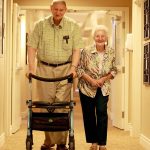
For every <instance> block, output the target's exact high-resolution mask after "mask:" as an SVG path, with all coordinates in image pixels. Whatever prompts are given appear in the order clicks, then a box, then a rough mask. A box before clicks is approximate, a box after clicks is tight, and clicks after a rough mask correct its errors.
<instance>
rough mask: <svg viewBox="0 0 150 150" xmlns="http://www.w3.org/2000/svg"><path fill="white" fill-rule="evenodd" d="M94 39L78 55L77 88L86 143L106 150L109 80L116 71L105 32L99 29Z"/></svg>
mask: <svg viewBox="0 0 150 150" xmlns="http://www.w3.org/2000/svg"><path fill="white" fill-rule="evenodd" d="M93 38H94V44H93V45H91V46H88V47H87V48H85V49H83V50H82V52H81V59H80V64H79V66H78V68H77V73H78V78H79V82H78V88H79V95H80V101H81V106H82V112H83V121H84V129H85V135H86V142H87V143H91V144H92V145H91V147H90V150H98V148H99V150H106V142H107V124H108V115H107V102H108V98H109V94H110V79H113V78H114V77H115V75H116V73H117V70H116V67H115V54H114V50H113V49H112V48H110V47H109V46H107V41H108V30H107V28H106V27H105V26H104V25H98V26H97V27H96V28H95V30H94V32H93Z"/></svg>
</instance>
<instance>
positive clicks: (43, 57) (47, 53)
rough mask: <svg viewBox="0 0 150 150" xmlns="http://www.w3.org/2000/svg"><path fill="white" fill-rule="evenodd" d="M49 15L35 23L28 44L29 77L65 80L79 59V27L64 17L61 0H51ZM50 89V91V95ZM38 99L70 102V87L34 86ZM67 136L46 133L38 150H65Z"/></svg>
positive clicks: (64, 8)
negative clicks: (54, 148) (30, 74)
mask: <svg viewBox="0 0 150 150" xmlns="http://www.w3.org/2000/svg"><path fill="white" fill-rule="evenodd" d="M50 9H51V13H52V15H50V16H48V17H46V18H44V19H42V20H40V21H38V22H37V23H36V24H35V27H34V30H33V32H32V33H31V34H30V36H29V40H28V62H29V73H35V66H36V65H35V58H37V68H36V74H37V75H39V76H43V77H48V78H56V77H62V76H66V75H68V74H70V73H73V77H75V76H76V67H77V65H78V62H79V59H80V49H81V48H82V45H83V44H82V38H81V34H80V28H79V26H78V24H77V23H76V22H75V21H74V20H73V19H71V18H68V17H66V16H64V15H65V12H66V11H67V7H66V2H65V1H64V0H53V1H52V3H51V6H50ZM50 89H52V91H50ZM37 90H38V92H37V93H38V97H39V98H40V99H44V100H47V101H49V102H51V103H52V102H56V101H57V102H59V101H62V100H65V101H66V100H69V98H70V90H71V87H70V86H68V85H67V83H65V82H63V81H61V82H55V83H49V84H46V85H45V84H44V83H41V82H38V83H37ZM66 140H67V132H45V140H44V144H43V145H42V146H41V150H50V149H52V148H53V146H54V145H55V144H57V150H67V147H66Z"/></svg>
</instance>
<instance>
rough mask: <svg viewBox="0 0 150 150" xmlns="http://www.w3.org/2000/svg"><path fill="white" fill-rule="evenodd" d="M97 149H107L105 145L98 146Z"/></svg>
mask: <svg viewBox="0 0 150 150" xmlns="http://www.w3.org/2000/svg"><path fill="white" fill-rule="evenodd" d="M99 150H107V148H106V146H99Z"/></svg>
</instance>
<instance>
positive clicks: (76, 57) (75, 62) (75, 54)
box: [70, 49, 81, 77]
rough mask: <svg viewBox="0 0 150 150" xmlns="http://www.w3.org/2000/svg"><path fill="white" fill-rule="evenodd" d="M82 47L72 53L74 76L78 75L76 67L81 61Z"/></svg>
mask: <svg viewBox="0 0 150 150" xmlns="http://www.w3.org/2000/svg"><path fill="white" fill-rule="evenodd" d="M80 54H81V52H80V49H74V50H73V55H72V63H71V69H70V73H73V77H76V69H77V66H78V64H79V61H80Z"/></svg>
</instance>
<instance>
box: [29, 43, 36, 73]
mask: <svg viewBox="0 0 150 150" xmlns="http://www.w3.org/2000/svg"><path fill="white" fill-rule="evenodd" d="M36 52H37V49H35V48H32V47H30V46H28V63H29V73H33V74H34V73H35V57H36Z"/></svg>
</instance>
